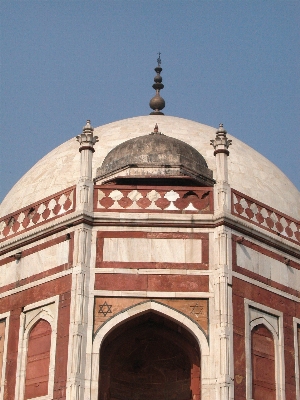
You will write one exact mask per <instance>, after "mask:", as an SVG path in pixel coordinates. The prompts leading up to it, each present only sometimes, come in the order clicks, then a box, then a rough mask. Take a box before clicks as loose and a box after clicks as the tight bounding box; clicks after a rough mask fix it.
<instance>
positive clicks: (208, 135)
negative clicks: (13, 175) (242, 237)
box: [0, 115, 300, 218]
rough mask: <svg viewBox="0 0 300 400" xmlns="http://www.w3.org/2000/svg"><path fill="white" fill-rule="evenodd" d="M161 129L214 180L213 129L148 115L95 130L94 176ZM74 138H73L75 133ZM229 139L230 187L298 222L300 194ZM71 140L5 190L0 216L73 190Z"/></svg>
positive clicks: (75, 170) (76, 162) (75, 154)
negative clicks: (115, 155) (125, 145)
mask: <svg viewBox="0 0 300 400" xmlns="http://www.w3.org/2000/svg"><path fill="white" fill-rule="evenodd" d="M155 123H157V124H158V127H159V130H160V131H161V132H162V133H164V134H165V135H168V136H170V137H174V138H176V139H180V140H182V141H184V142H186V143H188V144H189V145H191V146H193V147H194V148H195V149H196V150H198V151H199V152H200V153H201V154H202V155H203V157H204V158H205V160H206V162H207V164H208V168H209V169H211V170H212V171H213V173H214V176H215V171H216V165H215V157H214V155H213V153H214V149H213V147H212V146H211V145H210V140H211V139H214V138H215V133H216V128H212V127H210V126H207V125H203V124H200V123H198V122H194V121H189V120H186V119H183V118H177V117H170V116H161V115H148V116H142V117H135V118H129V119H125V120H122V121H116V122H112V123H110V124H107V125H103V126H99V127H98V128H95V131H94V135H97V136H98V137H99V142H98V143H97V144H96V145H95V153H94V156H93V177H95V175H96V169H97V168H98V167H100V166H101V164H102V162H103V160H104V158H105V156H106V155H107V154H108V152H109V151H110V150H112V149H113V148H114V147H115V146H117V145H118V144H120V143H122V142H124V141H126V140H128V139H132V138H135V137H138V136H142V135H146V134H147V133H150V132H152V131H153V128H154V125H155ZM74 136H75V135H74ZM228 138H229V139H232V146H230V148H229V151H230V156H229V158H228V168H229V183H230V185H231V187H232V188H234V189H236V190H238V191H240V192H242V193H244V194H246V195H248V196H251V197H252V198H254V199H256V200H258V201H260V202H262V203H265V204H267V205H269V206H271V207H273V208H274V209H276V210H278V211H280V212H283V213H285V214H287V215H290V216H293V217H294V218H300V192H299V191H298V189H297V188H296V187H295V186H294V185H293V184H292V182H291V181H290V180H289V179H288V178H287V177H286V176H285V175H284V174H283V172H281V171H280V170H279V169H278V168H277V167H276V166H275V165H274V164H272V163H271V162H270V161H269V160H267V159H266V158H265V157H263V156H262V155H261V154H259V153H258V152H257V151H255V150H254V149H252V148H251V147H249V146H247V145H246V144H245V143H243V142H241V141H240V140H238V139H236V138H235V137H233V136H231V135H228ZM78 149H79V144H78V142H77V141H76V139H75V137H74V138H72V139H70V140H68V141H67V142H65V143H63V144H62V145H60V146H58V147H57V148H55V149H54V150H52V151H51V152H50V153H48V154H47V155H46V156H45V157H43V158H42V159H41V160H40V161H39V162H37V163H36V164H35V165H34V166H33V167H32V168H31V169H30V170H29V171H28V172H27V173H26V174H25V175H24V176H23V177H22V178H21V179H20V180H19V181H18V182H17V183H16V184H15V185H14V186H13V188H12V189H11V190H10V191H9V193H8V194H7V196H6V197H5V198H4V200H3V202H2V204H1V207H0V216H4V215H7V214H9V213H11V212H13V211H15V210H18V209H20V208H22V207H25V206H27V205H30V204H32V203H35V202H37V201H39V200H41V199H43V198H45V197H47V196H50V195H52V194H54V193H56V192H59V191H61V190H63V189H65V188H67V187H70V186H73V185H75V184H76V183H77V181H78V179H79V172H80V153H79V151H78Z"/></svg>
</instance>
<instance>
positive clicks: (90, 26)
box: [0, 0, 300, 200]
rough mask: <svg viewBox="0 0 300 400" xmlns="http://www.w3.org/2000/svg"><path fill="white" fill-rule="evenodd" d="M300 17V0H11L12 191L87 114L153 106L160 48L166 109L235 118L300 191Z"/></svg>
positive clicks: (7, 141) (234, 129) (234, 124)
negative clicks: (152, 98) (150, 104)
mask: <svg viewBox="0 0 300 400" xmlns="http://www.w3.org/2000/svg"><path fill="white" fill-rule="evenodd" d="M299 21H300V2H299V1H298V0H297V1H288V0H285V1H278V0H271V1H268V0H260V1H254V0H251V1H247V0H243V1H241V0H237V1H230V0H229V1H216V0H210V1H209V0H207V1H203V0H198V1H188V0H181V1H179V0H170V1H156V0H152V1H150V0H148V1H146V0H145V1H142V0H140V1H134V0H116V1H112V0H111V1H100V0H98V1H92V0H91V1H89V0H81V1H74V0H73V1H71V0H69V1H67V0H60V1H55V0H52V1H50V0H49V1H41V0H40V1H35V0H27V1H21V0H20V1H14V0H9V1H5V0H2V1H1V21H0V22H1V64H2V65H1V146H0V147H1V150H0V151H1V153H0V158H1V192H0V200H2V199H3V197H4V196H5V194H6V193H7V192H8V190H9V189H10V188H11V187H12V186H13V185H14V184H15V183H16V181H17V180H18V179H19V178H21V176H22V175H23V174H24V173H25V172H26V171H27V170H29V168H31V167H32V166H33V165H34V164H35V163H36V162H37V161H38V160H39V159H40V158H42V157H43V156H44V155H45V154H46V153H48V152H49V151H50V150H52V149H53V148H55V147H56V146H58V145H59V144H61V143H62V142H64V141H66V140H68V139H70V138H72V137H74V136H75V135H76V134H78V133H80V132H81V130H82V126H83V125H84V124H85V121H86V119H88V118H90V119H91V121H92V125H93V126H99V125H102V124H105V123H108V122H112V121H116V120H119V119H123V118H129V117H134V116H138V115H147V114H149V112H150V111H151V110H150V109H149V105H148V104H149V100H150V98H151V97H152V96H153V95H154V91H153V89H152V87H151V85H152V84H153V77H154V75H155V72H154V70H153V68H154V67H155V66H156V59H157V52H159V51H160V52H161V53H162V55H161V58H162V67H163V72H162V77H163V83H164V84H165V88H164V89H163V91H162V96H163V97H164V99H165V101H166V107H165V109H164V112H165V114H167V115H173V116H178V117H182V118H187V119H191V120H195V121H198V122H201V123H204V124H207V125H210V126H216V127H217V126H218V124H219V122H223V123H224V126H225V128H226V129H227V130H228V132H229V133H231V134H232V135H234V136H236V137H237V138H239V139H241V140H242V141H244V142H246V143H247V144H248V145H250V146H251V147H253V148H254V149H256V150H258V151H259V152H260V153H262V154H263V155H264V156H266V157H267V158H268V159H269V160H271V161H272V162H273V163H274V164H276V165H277V166H278V167H279V168H280V169H281V170H282V171H283V172H284V173H285V174H286V175H287V176H288V177H289V179H290V180H291V181H292V182H293V183H294V184H295V185H296V186H297V187H298V189H300V173H299V169H300V168H299V150H300V149H299V147H300V146H299V136H300V131H299V126H300V118H299V106H300V90H299V89H300V87H299V86H300V70H299V65H300V35H299V25H300V24H299ZM166 133H167V132H166ZM99 145H101V143H99ZM233 145H234V144H233ZM245 157H247V154H245ZM245 179H247V177H245Z"/></svg>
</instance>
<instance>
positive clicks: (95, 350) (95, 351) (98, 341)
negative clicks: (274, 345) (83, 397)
mask: <svg viewBox="0 0 300 400" xmlns="http://www.w3.org/2000/svg"><path fill="white" fill-rule="evenodd" d="M147 312H153V313H157V314H160V315H162V316H164V317H166V318H169V319H170V320H173V321H174V322H176V323H177V324H178V325H180V326H182V327H183V328H185V329H186V330H187V331H188V332H189V333H191V334H192V336H193V337H194V338H195V339H196V341H197V343H198V346H199V351H200V354H201V370H202V371H203V372H202V379H201V380H202V384H201V387H202V391H208V388H209V383H208V382H209V380H210V378H211V377H210V368H209V354H210V351H209V346H208V341H207V338H206V336H205V334H204V332H203V331H202V330H201V328H200V327H199V326H198V325H197V324H196V323H195V322H194V321H192V320H191V319H190V318H188V317H187V316H185V315H184V314H182V313H180V312H178V311H176V310H174V309H172V308H170V307H168V306H166V305H164V304H161V303H159V302H157V301H153V300H149V301H146V302H143V303H139V304H136V305H134V306H132V307H131V308H128V309H127V310H125V311H123V312H120V313H118V314H116V315H115V316H114V317H112V318H111V319H109V320H108V321H107V322H106V323H105V324H104V325H102V326H101V327H100V328H99V329H98V331H97V332H96V333H95V337H94V342H93V347H92V359H91V363H92V365H91V380H90V381H91V388H90V390H91V396H90V397H91V398H95V399H96V398H97V396H98V381H99V362H100V348H101V346H102V344H103V341H104V339H105V338H106V337H107V336H108V334H109V333H110V332H112V331H113V330H114V329H115V328H116V327H118V326H120V325H121V324H123V323H125V322H127V321H129V320H130V319H133V318H135V317H137V316H139V315H142V314H144V313H147Z"/></svg>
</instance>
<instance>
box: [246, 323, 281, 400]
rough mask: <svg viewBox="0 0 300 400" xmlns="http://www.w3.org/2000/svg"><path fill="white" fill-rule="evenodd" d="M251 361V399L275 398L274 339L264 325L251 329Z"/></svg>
mask: <svg viewBox="0 0 300 400" xmlns="http://www.w3.org/2000/svg"><path fill="white" fill-rule="evenodd" d="M251 361H252V397H253V399H255V400H256V399H257V400H259V399H266V400H276V384H275V347H274V339H273V336H272V334H271V332H270V331H269V330H268V329H267V328H266V327H265V326H264V325H258V326H256V327H254V328H253V329H252V332H251ZM262 396H263V397H262Z"/></svg>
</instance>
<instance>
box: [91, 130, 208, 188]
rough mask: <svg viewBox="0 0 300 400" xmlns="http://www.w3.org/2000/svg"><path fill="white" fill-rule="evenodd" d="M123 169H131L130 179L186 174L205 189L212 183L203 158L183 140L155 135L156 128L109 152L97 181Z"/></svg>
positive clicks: (98, 173)
mask: <svg viewBox="0 0 300 400" xmlns="http://www.w3.org/2000/svg"><path fill="white" fill-rule="evenodd" d="M130 167H132V168H130ZM126 168H127V169H130V170H131V171H130V172H129V174H130V176H143V175H146V176H149V175H151V176H153V175H155V176H166V175H167V176H168V177H169V176H172V175H173V176H174V175H175V176H178V175H180V174H185V175H189V176H192V177H195V178H196V179H197V180H198V181H200V182H201V183H202V184H203V185H204V186H212V185H213V183H214V181H213V179H212V175H213V173H212V171H211V170H209V169H208V167H207V163H206V161H205V159H204V157H203V156H202V155H201V154H200V153H199V152H198V151H197V150H196V149H195V148H194V147H192V146H190V145H189V144H187V143H185V142H183V141H182V140H179V139H176V138H173V137H170V136H166V135H164V134H161V133H160V132H158V127H157V125H156V126H155V129H154V132H152V133H151V134H148V135H144V136H139V137H136V138H133V139H130V140H126V141H125V142H123V143H121V144H119V145H118V146H116V147H115V148H114V149H112V150H111V151H110V152H109V153H108V155H107V156H106V157H105V159H104V161H103V163H102V166H101V167H100V168H98V169H97V173H96V180H97V181H98V180H99V178H100V177H104V176H111V175H112V173H118V171H120V170H124V169H126Z"/></svg>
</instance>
